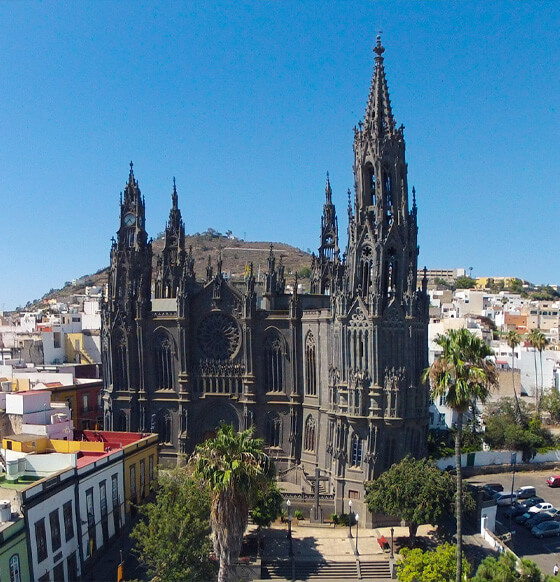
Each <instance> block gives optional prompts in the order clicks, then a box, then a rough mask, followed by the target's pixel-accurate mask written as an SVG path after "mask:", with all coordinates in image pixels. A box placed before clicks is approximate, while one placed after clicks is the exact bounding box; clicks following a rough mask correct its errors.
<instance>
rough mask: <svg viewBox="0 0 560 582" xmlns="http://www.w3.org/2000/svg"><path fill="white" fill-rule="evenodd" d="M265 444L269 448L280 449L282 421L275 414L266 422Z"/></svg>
mask: <svg viewBox="0 0 560 582" xmlns="http://www.w3.org/2000/svg"><path fill="white" fill-rule="evenodd" d="M266 442H267V443H268V445H269V446H271V447H280V446H281V444H282V421H281V420H280V418H279V417H278V415H276V414H275V415H274V416H270V417H269V418H268V419H267V421H266Z"/></svg>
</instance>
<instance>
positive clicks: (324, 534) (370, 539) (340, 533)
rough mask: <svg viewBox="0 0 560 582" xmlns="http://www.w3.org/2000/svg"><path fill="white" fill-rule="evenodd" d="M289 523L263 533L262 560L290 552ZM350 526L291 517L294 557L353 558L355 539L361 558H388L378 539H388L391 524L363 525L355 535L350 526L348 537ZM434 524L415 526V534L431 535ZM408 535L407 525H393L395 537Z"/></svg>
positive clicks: (369, 559)
mask: <svg viewBox="0 0 560 582" xmlns="http://www.w3.org/2000/svg"><path fill="white" fill-rule="evenodd" d="M287 532H288V525H287V524H275V525H273V526H272V527H271V528H270V529H268V530H267V531H266V533H265V534H264V537H265V547H264V550H263V556H262V557H263V559H264V560H278V559H281V560H282V559H286V558H287V557H288V552H289V540H288V539H287ZM348 532H349V528H348V527H342V526H337V527H333V526H332V525H319V526H317V525H314V524H310V523H309V522H305V521H302V522H300V523H298V522H297V520H293V521H292V545H293V552H294V556H295V557H296V559H302V560H304V559H305V560H313V559H317V560H320V559H322V560H328V561H338V562H340V561H354V560H355V559H356V554H355V549H356V542H357V547H358V557H359V558H360V560H363V561H374V560H384V559H386V560H388V559H389V556H390V554H391V552H390V551H383V550H382V549H381V547H380V546H379V544H378V542H377V539H378V538H380V537H381V536H384V537H385V539H386V540H387V542H388V543H389V544H390V543H391V528H390V527H380V528H374V529H369V528H362V527H360V529H359V531H358V536H356V528H355V527H352V538H349V537H348ZM431 532H433V528H432V527H431V526H429V525H423V526H420V527H419V528H418V535H419V536H423V535H430V533H431ZM406 536H408V528H407V527H395V528H394V540H395V541H396V540H397V538H399V537H406Z"/></svg>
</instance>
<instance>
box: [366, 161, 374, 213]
mask: <svg viewBox="0 0 560 582" xmlns="http://www.w3.org/2000/svg"><path fill="white" fill-rule="evenodd" d="M368 178H369V179H368V182H369V183H368V186H369V192H370V196H371V203H372V205H375V172H374V171H373V168H372V167H371V166H369V167H368Z"/></svg>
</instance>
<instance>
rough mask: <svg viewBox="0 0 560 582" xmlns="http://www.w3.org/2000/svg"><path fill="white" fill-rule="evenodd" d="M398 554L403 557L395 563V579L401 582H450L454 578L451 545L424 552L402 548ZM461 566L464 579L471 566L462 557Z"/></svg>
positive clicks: (453, 553)
mask: <svg viewBox="0 0 560 582" xmlns="http://www.w3.org/2000/svg"><path fill="white" fill-rule="evenodd" d="M400 553H401V555H403V556H404V558H403V559H402V560H400V561H399V562H397V579H398V580H400V581H401V582H418V581H419V580H422V582H451V581H452V580H454V579H455V578H456V569H457V562H456V557H455V547H454V546H453V544H442V545H440V546H438V547H437V548H436V549H435V550H430V551H426V552H423V551H422V550H420V549H418V548H417V549H414V550H410V549H408V548H404V549H402V550H401V552H400ZM461 564H462V571H463V573H464V575H465V577H467V576H469V574H470V572H471V565H470V564H469V562H468V561H467V559H466V558H465V556H464V555H463V556H462V563H461Z"/></svg>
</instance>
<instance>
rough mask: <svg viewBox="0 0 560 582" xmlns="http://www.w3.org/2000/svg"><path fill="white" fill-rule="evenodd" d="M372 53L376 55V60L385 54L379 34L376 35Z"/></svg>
mask: <svg viewBox="0 0 560 582" xmlns="http://www.w3.org/2000/svg"><path fill="white" fill-rule="evenodd" d="M373 52H374V53H375V54H376V55H377V57H378V58H382V57H381V55H382V54H383V53H384V52H385V49H384V48H383V46H382V44H381V34H378V35H377V44H376V45H375V48H374V49H373Z"/></svg>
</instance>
